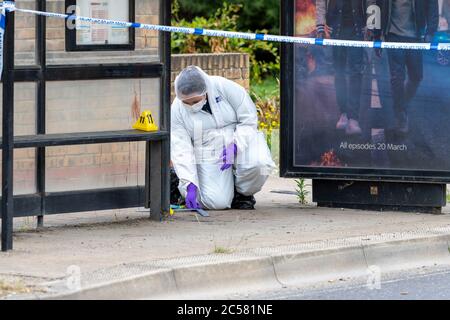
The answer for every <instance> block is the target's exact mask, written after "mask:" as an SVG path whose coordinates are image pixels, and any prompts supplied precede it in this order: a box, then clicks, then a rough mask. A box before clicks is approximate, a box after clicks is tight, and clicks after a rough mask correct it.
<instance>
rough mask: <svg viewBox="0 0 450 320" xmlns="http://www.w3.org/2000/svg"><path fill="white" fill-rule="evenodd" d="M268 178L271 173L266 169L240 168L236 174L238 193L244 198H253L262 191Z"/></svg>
mask: <svg viewBox="0 0 450 320" xmlns="http://www.w3.org/2000/svg"><path fill="white" fill-rule="evenodd" d="M268 177H269V173H268V172H267V170H266V168H265V167H258V166H257V167H253V168H239V167H238V168H237V169H236V174H235V179H236V181H235V186H236V191H237V192H239V193H240V194H243V195H244V196H252V195H254V194H256V193H258V192H259V191H261V189H262V187H263V186H264V184H265V183H266V181H267V178H268Z"/></svg>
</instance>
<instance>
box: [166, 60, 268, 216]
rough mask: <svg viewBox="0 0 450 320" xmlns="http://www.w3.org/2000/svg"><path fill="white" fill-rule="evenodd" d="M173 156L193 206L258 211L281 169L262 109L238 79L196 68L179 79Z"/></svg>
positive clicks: (173, 115) (173, 119) (173, 117)
mask: <svg viewBox="0 0 450 320" xmlns="http://www.w3.org/2000/svg"><path fill="white" fill-rule="evenodd" d="M175 91H176V99H175V101H174V102H173V104H172V107H171V125H172V129H171V130H172V133H171V160H172V164H173V168H174V170H175V173H176V175H177V176H178V178H179V184H178V189H179V191H180V193H181V195H182V196H183V197H184V198H185V199H186V206H187V207H188V208H191V209H197V208H200V207H204V208H207V209H212V210H221V209H228V208H233V209H254V205H255V199H254V194H256V193H257V192H259V191H260V190H261V189H262V187H263V185H264V183H265V182H266V180H267V178H268V175H269V173H270V172H271V171H272V170H273V169H274V168H275V164H274V162H273V160H272V158H271V155H270V151H269V148H268V147H267V143H266V140H265V138H264V135H263V133H261V132H259V131H258V130H257V123H258V117H257V112H256V107H255V105H254V103H253V101H252V100H251V98H250V96H249V95H248V93H247V92H246V90H245V89H244V88H243V87H241V86H240V85H238V84H236V83H235V82H233V81H230V80H227V79H225V78H222V77H217V76H208V75H207V74H206V73H205V72H203V71H202V70H201V69H200V68H198V67H195V66H190V67H188V68H186V69H184V70H183V71H182V72H181V73H180V75H179V76H178V77H177V78H176V80H175Z"/></svg>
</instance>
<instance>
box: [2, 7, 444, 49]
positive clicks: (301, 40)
mask: <svg viewBox="0 0 450 320" xmlns="http://www.w3.org/2000/svg"><path fill="white" fill-rule="evenodd" d="M0 8H2V9H5V10H7V11H10V12H12V11H18V12H23V13H29V14H36V15H40V16H45V17H53V18H60V19H67V20H74V21H84V22H91V23H96V24H104V25H115V26H121V27H129V28H137V29H146V30H154V31H162V32H171V33H184V34H194V35H198V36H208V37H224V38H240V39H246V40H252V41H270V42H280V43H295V44H303V45H318V46H341V47H362V48H375V49H403V50H437V51H450V43H441V42H433V43H402V42H384V41H354V40H339V39H317V38H306V37H294V36H279V35H270V34H262V33H246V32H232V31H224V30H210V29H201V28H185V27H172V26H163V25H155V24H144V23H138V22H126V21H118V20H109V19H98V18H91V17H83V16H77V15H74V14H64V13H55V12H45V11H38V10H30V9H21V8H18V7H16V5H15V3H14V2H11V1H3V2H1V3H0Z"/></svg>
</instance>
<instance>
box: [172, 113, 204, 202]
mask: <svg viewBox="0 0 450 320" xmlns="http://www.w3.org/2000/svg"><path fill="white" fill-rule="evenodd" d="M170 138H171V140H170V147H171V151H170V152H171V160H172V164H173V166H174V169H175V172H176V173H177V176H178V178H179V179H180V183H181V184H180V189H181V192H182V193H184V195H185V194H186V188H187V186H188V185H189V184H190V183H193V184H195V185H196V186H197V187H199V179H198V174H197V164H196V160H195V153H194V147H193V145H192V140H191V137H190V135H189V133H188V131H187V130H186V128H185V127H184V124H183V121H182V119H181V114H180V111H179V108H177V106H172V108H171V135H170Z"/></svg>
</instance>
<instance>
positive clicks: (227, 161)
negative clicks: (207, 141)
mask: <svg viewBox="0 0 450 320" xmlns="http://www.w3.org/2000/svg"><path fill="white" fill-rule="evenodd" d="M236 154H237V145H236V144H235V143H232V144H230V145H229V146H228V147H226V148H224V149H223V153H222V160H223V166H222V167H221V168H220V170H222V171H225V170H228V169H230V168H231V167H232V166H233V163H234V158H235V156H236Z"/></svg>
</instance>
